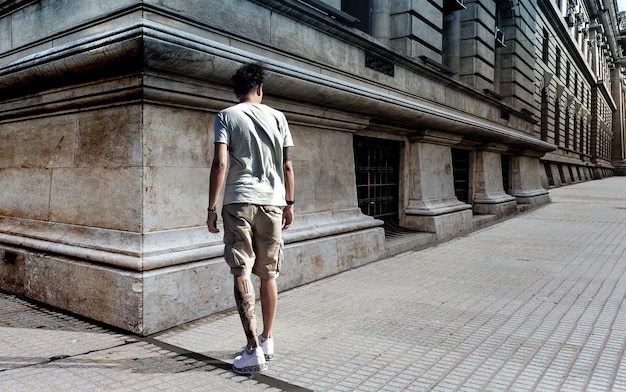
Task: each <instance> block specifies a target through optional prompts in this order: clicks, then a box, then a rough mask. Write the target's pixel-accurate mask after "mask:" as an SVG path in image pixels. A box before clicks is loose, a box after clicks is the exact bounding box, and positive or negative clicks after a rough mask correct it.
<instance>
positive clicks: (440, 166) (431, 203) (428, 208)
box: [400, 130, 473, 238]
mask: <svg viewBox="0 0 626 392" xmlns="http://www.w3.org/2000/svg"><path fill="white" fill-rule="evenodd" d="M461 139H462V136H459V135H453V134H448V133H445V132H439V131H431V130H426V131H422V132H420V134H419V135H415V136H413V137H411V138H410V139H409V141H410V145H409V157H408V170H409V176H408V177H409V178H408V184H407V186H408V193H409V194H408V203H407V206H406V208H405V210H404V213H403V214H401V218H400V220H401V224H402V225H403V226H404V227H406V228H409V229H415V230H419V231H426V232H431V233H435V234H436V236H437V238H445V237H450V236H453V235H456V234H458V233H461V232H464V231H468V230H470V229H471V227H472V215H473V214H472V211H471V208H472V206H471V205H469V204H465V203H463V202H461V201H459V200H458V199H457V198H456V196H455V194H454V177H453V173H452V151H451V146H453V145H455V144H457V143H459V142H460V141H461Z"/></svg>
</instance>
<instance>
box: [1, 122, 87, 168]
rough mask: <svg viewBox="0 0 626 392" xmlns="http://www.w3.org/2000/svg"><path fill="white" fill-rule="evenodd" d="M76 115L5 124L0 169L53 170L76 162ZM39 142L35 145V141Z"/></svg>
mask: <svg viewBox="0 0 626 392" xmlns="http://www.w3.org/2000/svg"><path fill="white" fill-rule="evenodd" d="M76 128H77V120H76V116H75V115H61V116H54V117H43V118H36V119H30V120H27V121H17V122H9V123H5V124H2V143H1V144H0V168H20V167H21V168H54V167H67V166H71V165H73V163H74V148H75V146H74V141H75V135H76ZM34 140H36V141H37V142H36V143H33V141H34Z"/></svg>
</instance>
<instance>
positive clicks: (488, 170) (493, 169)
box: [473, 144, 517, 217]
mask: <svg viewBox="0 0 626 392" xmlns="http://www.w3.org/2000/svg"><path fill="white" fill-rule="evenodd" d="M505 150H506V147H505V146H501V145H496V144H490V145H485V146H481V147H477V148H476V154H475V162H474V167H475V171H474V189H475V194H474V203H473V204H474V212H475V213H477V214H489V215H497V216H498V217H501V216H506V215H511V214H512V213H514V212H515V209H516V207H517V202H516V200H515V198H514V197H513V196H511V195H508V194H507V193H506V192H505V191H504V187H503V179H502V161H501V157H500V153H501V152H504V151H505Z"/></svg>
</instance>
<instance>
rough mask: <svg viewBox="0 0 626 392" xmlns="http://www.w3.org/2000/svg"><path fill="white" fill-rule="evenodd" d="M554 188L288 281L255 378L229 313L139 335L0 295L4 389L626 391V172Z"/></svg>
mask: <svg viewBox="0 0 626 392" xmlns="http://www.w3.org/2000/svg"><path fill="white" fill-rule="evenodd" d="M551 195H552V201H553V202H552V203H550V204H549V205H546V206H543V207H541V208H538V209H536V210H533V211H530V212H526V213H524V214H522V215H519V216H516V217H514V218H511V219H508V220H505V221H502V222H499V223H497V224H496V225H493V226H490V227H487V228H484V229H482V230H479V231H476V232H473V233H470V234H468V235H465V236H463V237H459V238H455V239H453V240H450V241H447V242H445V243H441V244H439V245H436V246H431V247H428V248H425V249H422V250H419V251H412V252H407V253H403V254H401V255H398V256H396V257H392V258H389V259H385V260H381V261H378V262H375V263H371V264H369V265H366V266H364V267H360V268H357V269H354V270H351V271H348V272H345V273H342V274H339V275H336V276H333V277H330V278H327V279H324V280H321V281H318V282H315V283H312V284H309V285H306V286H303V287H300V288H297V289H293V290H290V291H287V292H284V293H281V294H280V296H279V314H278V320H277V325H276V328H275V338H276V349H277V354H276V360H274V361H272V362H270V363H269V370H268V371H266V372H264V373H261V374H260V375H257V376H254V377H244V376H239V375H235V374H234V373H232V372H231V371H230V370H229V369H230V363H232V359H233V357H234V355H235V354H236V352H237V351H238V349H239V348H240V347H241V346H243V343H244V342H243V334H242V332H241V326H240V322H239V317H238V316H237V315H236V314H234V313H232V312H231V313H225V314H220V315H218V316H214V317H209V318H205V319H202V320H198V321H197V322H194V323H190V324H188V325H185V326H182V327H179V328H175V329H173V330H170V331H166V332H164V333H161V334H157V335H154V336H150V337H148V338H140V337H136V336H132V335H126V334H123V333H119V332H115V331H111V330H108V329H106V328H105V327H101V326H97V325H94V324H91V323H89V322H85V321H82V320H78V319H76V318H74V317H70V316H67V315H64V314H63V313H59V312H56V311H53V310H49V309H46V308H45V307H40V306H38V305H35V304H32V303H29V302H27V301H23V300H21V299H17V298H15V297H13V296H11V295H8V294H0V390H1V391H115V390H118V391H244V390H245V391H257V390H259V391H260V390H263V391H278V390H314V391H352V390H356V391H399V390H410V391H427V390H428V391H430V390H432V391H450V390H461V391H479V390H486V391H626V360H624V350H625V348H626V309H625V306H626V304H625V302H624V301H625V298H626V276H625V274H624V272H625V270H626V177H615V178H609V179H605V180H601V181H592V182H586V183H582V184H577V185H572V186H568V187H565V188H559V189H555V190H552V191H551ZM286 267H287V269H288V271H287V273H297V266H296V265H289V263H287V264H286Z"/></svg>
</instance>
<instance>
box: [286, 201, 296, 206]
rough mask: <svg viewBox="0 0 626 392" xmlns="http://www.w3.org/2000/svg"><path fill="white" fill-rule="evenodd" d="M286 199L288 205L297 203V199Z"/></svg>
mask: <svg viewBox="0 0 626 392" xmlns="http://www.w3.org/2000/svg"><path fill="white" fill-rule="evenodd" d="M285 201H286V202H287V205H288V206H292V205H294V204H295V203H296V201H295V200H285Z"/></svg>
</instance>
